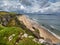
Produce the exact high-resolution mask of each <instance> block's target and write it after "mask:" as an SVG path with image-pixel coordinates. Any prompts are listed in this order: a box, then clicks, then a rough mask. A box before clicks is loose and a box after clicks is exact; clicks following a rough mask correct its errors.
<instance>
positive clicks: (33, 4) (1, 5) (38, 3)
mask: <svg viewBox="0 0 60 45" xmlns="http://www.w3.org/2000/svg"><path fill="white" fill-rule="evenodd" d="M0 11H13V12H22V13H60V0H0Z"/></svg>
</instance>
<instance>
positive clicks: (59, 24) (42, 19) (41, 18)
mask: <svg viewBox="0 0 60 45" xmlns="http://www.w3.org/2000/svg"><path fill="white" fill-rule="evenodd" d="M28 16H29V17H30V19H32V20H34V21H36V22H38V23H39V24H40V25H42V26H44V27H46V28H47V29H49V30H50V31H51V32H53V33H55V34H56V35H58V36H60V15H41V14H40V15H30V14H29V15H28Z"/></svg>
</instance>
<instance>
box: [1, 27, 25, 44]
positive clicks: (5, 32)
mask: <svg viewBox="0 0 60 45" xmlns="http://www.w3.org/2000/svg"><path fill="white" fill-rule="evenodd" d="M20 33H22V34H23V33H24V31H23V30H22V29H21V28H18V27H5V28H4V29H2V30H1V31H0V45H3V44H4V45H5V44H6V45H14V43H15V41H16V39H17V38H18V35H19V34H20ZM12 34H15V36H14V37H13V39H12V40H11V42H9V41H8V37H9V36H11V35H12Z"/></svg>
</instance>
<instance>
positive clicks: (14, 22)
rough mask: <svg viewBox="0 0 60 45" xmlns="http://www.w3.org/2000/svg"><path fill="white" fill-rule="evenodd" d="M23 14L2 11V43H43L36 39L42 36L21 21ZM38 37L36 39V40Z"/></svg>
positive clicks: (16, 44) (0, 19)
mask: <svg viewBox="0 0 60 45" xmlns="http://www.w3.org/2000/svg"><path fill="white" fill-rule="evenodd" d="M21 16H22V14H16V13H13V12H4V11H1V12H0V45H27V43H28V45H42V44H41V43H38V42H37V41H36V40H37V39H39V37H40V36H37V35H38V33H37V32H36V31H35V32H33V31H32V30H31V29H30V28H27V27H26V25H25V24H24V23H23V22H21V21H20V20H19V19H18V17H21ZM35 39H36V40H35ZM35 41H36V42H35Z"/></svg>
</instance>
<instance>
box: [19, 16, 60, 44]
mask: <svg viewBox="0 0 60 45" xmlns="http://www.w3.org/2000/svg"><path fill="white" fill-rule="evenodd" d="M18 19H19V20H20V21H22V22H23V23H24V25H25V26H26V27H27V28H29V29H30V30H31V31H34V29H33V28H32V27H35V28H36V29H38V30H39V33H40V36H41V37H43V38H44V39H45V40H47V39H49V40H51V41H52V43H54V44H57V43H60V39H59V38H57V37H56V36H55V35H53V34H52V33H51V32H50V31H49V30H48V29H47V28H45V27H43V26H41V25H39V24H38V23H37V22H35V21H33V20H30V19H29V17H28V16H27V17H26V16H25V15H22V16H20V17H19V16H18Z"/></svg>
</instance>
